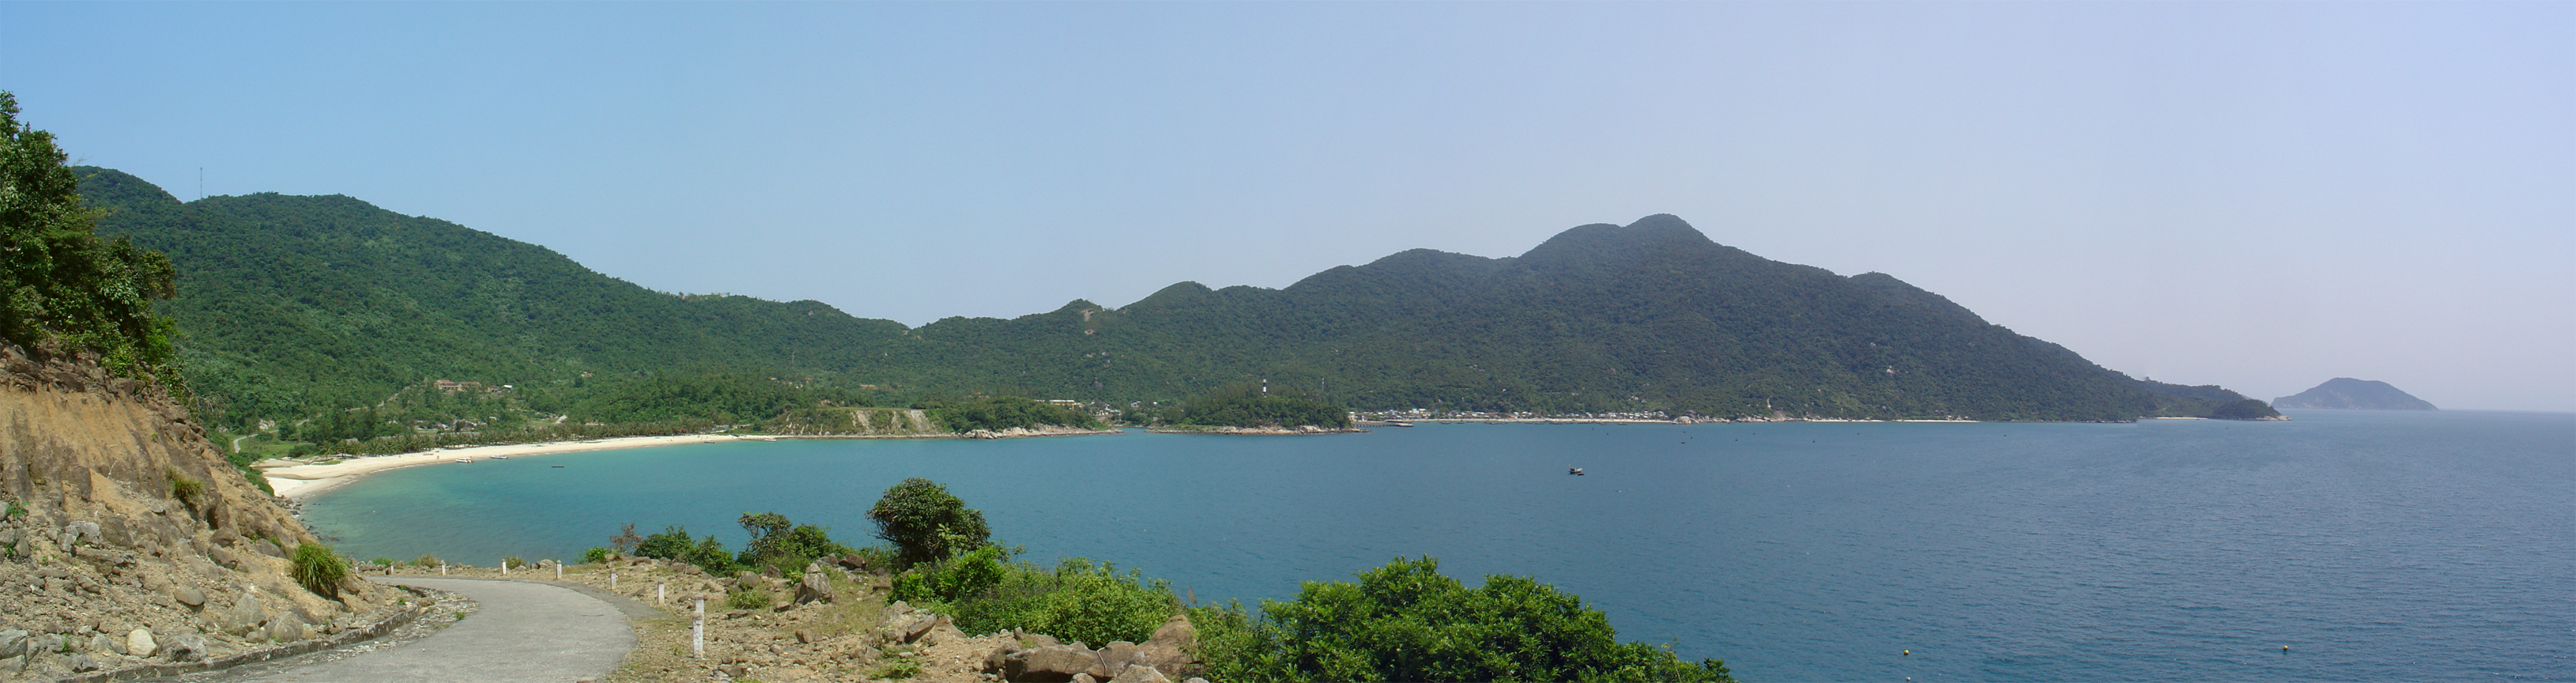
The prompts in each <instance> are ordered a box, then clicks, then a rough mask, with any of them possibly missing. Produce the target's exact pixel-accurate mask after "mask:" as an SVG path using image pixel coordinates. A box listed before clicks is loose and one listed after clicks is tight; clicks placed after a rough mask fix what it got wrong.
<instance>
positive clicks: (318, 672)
mask: <svg viewBox="0 0 2576 683" xmlns="http://www.w3.org/2000/svg"><path fill="white" fill-rule="evenodd" d="M371 580H374V581H377V582H379V583H395V584H404V585H412V586H420V587H422V588H435V589H438V590H443V591H451V592H455V593H461V594H463V595H465V596H466V597H468V598H473V599H474V601H475V602H477V603H481V605H482V608H481V609H480V610H477V611H475V612H474V613H473V614H472V615H470V616H467V617H466V618H465V620H464V621H459V622H456V624H455V625H453V626H449V627H447V628H446V629H443V630H440V631H439V632H437V633H435V634H431V635H430V636H429V637H427V638H422V639H420V640H417V641H413V642H410V643H405V644H402V645H398V646H395V647H392V648H388V649H385V650H380V651H376V652H369V653H365V654H361V655H357V656H354V657H349V658H346V659H340V660H337V661H329V662H322V663H318V664H312V665H309V666H290V667H288V668H284V669H282V670H278V671H275V672H273V673H264V674H257V675H254V676H253V677H249V678H245V679H241V680H244V681H277V682H284V681H296V682H303V681H367V682H369V683H375V682H379V681H381V682H385V683H402V682H412V681H418V682H421V683H429V682H433V681H434V682H438V683H446V682H450V681H489V682H492V683H518V682H521V681H525V682H528V683H574V682H575V681H582V680H596V679H598V678H600V677H603V676H606V675H608V672H610V671H613V670H615V669H616V668H617V664H618V663H619V662H622V661H625V659H626V653H627V651H629V650H632V649H634V648H635V631H634V630H633V629H632V628H630V627H628V626H627V623H626V618H627V613H626V611H624V610H649V608H646V607H643V606H642V605H634V606H631V607H625V606H620V605H616V604H612V603H610V602H607V601H603V600H601V599H599V598H596V597H592V596H590V595H586V594H584V593H582V592H579V591H575V590H573V589H570V588H566V587H563V586H557V585H548V584H540V583H524V582H519V581H486V580H477V579H440V578H423V577H408V576H398V577H393V578H390V579H385V578H375V579H371Z"/></svg>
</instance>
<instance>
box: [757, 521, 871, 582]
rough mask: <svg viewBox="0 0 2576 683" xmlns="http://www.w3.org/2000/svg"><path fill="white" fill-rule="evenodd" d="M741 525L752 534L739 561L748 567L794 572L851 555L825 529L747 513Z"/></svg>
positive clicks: (847, 547) (846, 548)
mask: <svg viewBox="0 0 2576 683" xmlns="http://www.w3.org/2000/svg"><path fill="white" fill-rule="evenodd" d="M740 521H741V523H742V530H743V531H744V532H747V533H749V534H751V540H749V541H745V542H744V543H743V544H742V555H741V557H740V558H739V559H738V560H737V561H738V562H740V563H741V564H742V565H744V566H747V567H759V566H763V565H769V566H775V567H777V568H778V569H779V570H780V571H788V572H793V571H796V570H798V569H800V568H803V567H804V566H805V565H806V563H809V562H813V561H814V559H815V558H819V557H823V556H825V555H840V554H845V553H848V552H850V547H849V546H845V545H841V544H839V543H834V542H832V538H831V536H830V535H828V534H826V533H824V529H823V528H822V527H818V526H814V525H812V524H805V525H798V524H796V523H794V522H790V521H787V516H786V515H782V514H778V513H775V512H763V513H760V514H752V513H749V512H745V513H742V519H741V520H740Z"/></svg>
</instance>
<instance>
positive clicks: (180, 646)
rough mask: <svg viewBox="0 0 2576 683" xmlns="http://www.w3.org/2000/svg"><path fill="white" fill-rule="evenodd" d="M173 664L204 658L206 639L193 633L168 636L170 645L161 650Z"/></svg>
mask: <svg viewBox="0 0 2576 683" xmlns="http://www.w3.org/2000/svg"><path fill="white" fill-rule="evenodd" d="M162 653H163V654H167V655H169V656H170V661H173V662H195V661H203V660H205V658H206V637H205V636H200V635H197V634H194V633H180V634H175V635H172V636H170V645H169V647H167V648H164V649H163V650H162Z"/></svg>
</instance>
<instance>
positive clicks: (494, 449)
mask: <svg viewBox="0 0 2576 683" xmlns="http://www.w3.org/2000/svg"><path fill="white" fill-rule="evenodd" d="M744 438H761V437H739V436H730V435H713V434H684V435H680V436H630V437H623V438H616V439H598V440H593V441H550V442H546V443H523V444H509V445H502V446H471V447H466V448H455V449H447V450H436V451H423V452H419V453H404V454H401V455H376V456H368V457H363V458H350V459H347V460H342V461H340V462H337V463H333V464H329V465H302V464H296V465H282V466H275V467H272V466H269V465H268V463H273V462H278V461H274V460H270V461H262V463H261V464H260V465H259V466H258V467H259V471H260V474H262V475H265V476H267V477H268V485H269V488H272V489H276V490H277V495H280V496H285V497H287V498H304V497H306V496H311V495H313V494H316V493H321V492H323V491H329V490H331V489H334V488H338V487H340V486H341V485H343V484H347V483H349V482H351V481H355V480H357V478H358V477H362V476H366V475H367V474H369V473H372V472H380V471H384V470H390V469H395V468H399V467H411V466H414V465H434V464H438V463H448V464H464V463H457V462H456V459H458V458H471V459H475V460H484V459H488V458H492V457H494V456H501V457H511V458H516V457H522V456H534V455H546V454H550V453H580V452H585V451H604V450H609V449H615V448H641V447H645V446H670V445H675V444H686V443H709V442H715V441H737V440H741V439H744Z"/></svg>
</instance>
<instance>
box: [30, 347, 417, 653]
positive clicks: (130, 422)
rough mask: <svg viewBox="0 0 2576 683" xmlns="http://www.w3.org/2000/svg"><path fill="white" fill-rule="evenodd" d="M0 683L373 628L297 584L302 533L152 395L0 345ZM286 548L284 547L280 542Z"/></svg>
mask: <svg viewBox="0 0 2576 683" xmlns="http://www.w3.org/2000/svg"><path fill="white" fill-rule="evenodd" d="M0 415H7V416H9V419H7V420H0V653H5V654H0V680H18V679H21V678H36V679H52V678H60V677H64V676H71V675H80V674H93V673H100V672H106V671H116V670H122V669H129V668H135V667H142V666H167V665H172V664H188V663H193V662H199V661H204V660H208V659H214V658H221V657H225V656H228V655H234V654H238V653H242V652H245V651H251V650H256V649H261V648H268V647H274V646H275V645H274V644H275V643H279V642H286V641H297V640H303V639H308V638H315V637H320V636H325V635H329V634H334V633H339V632H341V631H344V630H346V629H349V628H353V627H358V626H362V625H367V624H372V623H374V621H376V620H380V619H383V618H386V617H390V616H392V615H393V614H395V613H396V612H398V610H397V609H396V606H395V602H396V600H397V599H398V597H397V596H398V595H399V593H398V592H396V591H392V590H389V589H384V588H380V587H375V586H371V585H368V584H365V583H364V582H360V581H354V580H353V581H350V582H347V583H345V584H343V586H342V591H341V599H340V600H330V599H325V598H323V597H321V596H318V595H314V594H313V593H312V591H308V590H305V589H304V587H302V586H300V585H297V584H296V583H295V581H294V580H293V579H292V578H291V575H290V574H289V572H288V568H289V567H290V563H289V562H287V560H285V559H284V557H285V555H286V552H285V548H286V547H291V546H292V545H293V544H295V543H299V542H304V541H309V540H311V539H312V535H311V533H310V532H307V531H306V530H305V528H304V525H303V523H301V522H299V521H297V520H295V519H294V517H292V516H291V515H289V514H288V513H287V511H286V510H285V509H284V508H283V507H281V506H280V505H279V504H278V503H277V501H276V499H275V498H274V497H272V496H269V495H268V494H266V493H264V492H261V491H260V490H259V489H258V488H256V487H254V486H252V485H251V484H250V482H249V481H248V480H246V479H244V478H243V477H242V476H241V474H240V473H239V472H238V471H236V470H234V469H233V467H232V464H231V463H229V462H227V461H225V460H224V459H223V457H222V456H221V455H220V454H218V453H217V452H216V451H215V447H214V445H213V444H212V443H209V442H208V441H207V440H206V439H205V435H204V430H203V429H202V428H201V427H199V426H197V425H196V424H194V423H193V422H191V421H189V419H188V417H187V413H186V411H185V410H184V409H182V408H181V407H179V406H178V404H176V403H175V402H172V401H170V400H169V398H168V397H167V396H166V395H164V394H162V393H161V392H160V391H159V390H158V389H157V388H154V387H150V386H145V385H139V384H137V383H135V382H132V381H130V380H124V379H121V378H115V377H111V376H108V375H107V374H106V373H105V372H103V371H100V370H99V369H98V367H97V365H96V360H95V359H92V358H80V359H72V360H53V361H38V360H34V359H31V358H29V357H28V356H27V355H26V354H25V353H24V352H23V351H21V350H20V349H17V348H15V347H9V346H6V345H0ZM281 543H282V544H283V545H281Z"/></svg>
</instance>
